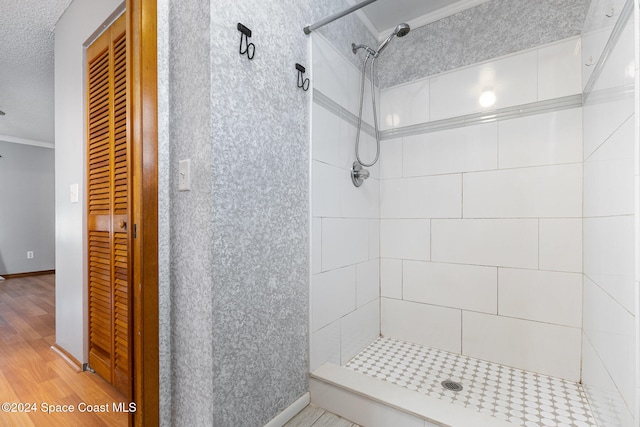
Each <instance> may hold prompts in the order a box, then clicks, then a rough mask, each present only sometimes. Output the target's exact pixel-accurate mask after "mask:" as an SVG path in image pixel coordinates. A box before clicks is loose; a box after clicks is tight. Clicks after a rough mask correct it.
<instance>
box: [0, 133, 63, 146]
mask: <svg viewBox="0 0 640 427" xmlns="http://www.w3.org/2000/svg"><path fill="white" fill-rule="evenodd" d="M0 141H4V142H11V143H13V144H22V145H33V146H35V147H42V148H51V149H54V148H55V145H54V144H53V142H47V141H37V140H35V139H27V138H18V137H16V136H9V135H0Z"/></svg>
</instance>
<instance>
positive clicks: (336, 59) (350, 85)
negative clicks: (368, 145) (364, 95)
mask: <svg viewBox="0 0 640 427" xmlns="http://www.w3.org/2000/svg"><path fill="white" fill-rule="evenodd" d="M312 43H313V55H312V57H313V65H312V77H313V88H314V89H317V90H319V91H321V92H322V93H323V94H325V95H326V96H328V97H329V98H331V99H332V100H334V101H335V102H337V103H338V104H339V105H340V106H342V107H343V108H346V109H348V110H350V111H351V112H352V113H353V112H354V111H353V110H354V109H355V108H354V102H355V99H354V98H355V97H356V96H357V95H358V94H357V92H356V91H358V90H359V89H358V88H359V87H360V84H359V75H358V72H357V70H356V68H355V67H354V65H353V64H351V63H350V62H348V61H347V60H346V59H345V58H344V57H343V56H342V55H340V54H339V53H338V52H337V51H336V50H335V49H334V48H333V46H331V45H330V44H329V43H328V42H327V41H326V40H325V39H324V38H323V37H318V36H313V37H312ZM351 92H354V94H353V95H352V94H351ZM357 113H358V112H357V111H355V113H354V114H357Z"/></svg>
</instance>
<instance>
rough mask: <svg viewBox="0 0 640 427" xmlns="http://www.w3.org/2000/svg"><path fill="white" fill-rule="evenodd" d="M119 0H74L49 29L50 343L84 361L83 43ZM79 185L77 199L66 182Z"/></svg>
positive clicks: (111, 12) (115, 6)
mask: <svg viewBox="0 0 640 427" xmlns="http://www.w3.org/2000/svg"><path fill="white" fill-rule="evenodd" d="M121 4H122V0H105V1H100V2H94V1H91V0H75V1H74V2H73V3H72V4H71V5H70V6H69V8H68V9H67V10H66V11H65V13H64V14H63V15H62V17H61V18H60V20H59V21H58V24H57V25H56V29H55V94H56V99H55V111H56V118H55V127H56V131H55V140H56V153H55V171H56V172H55V182H56V209H55V210H56V343H57V344H58V345H59V346H61V347H62V348H64V349H65V350H67V351H68V352H69V353H70V354H71V355H73V356H74V357H75V358H76V359H78V360H79V361H81V362H86V360H87V359H86V354H87V348H86V322H87V314H86V302H87V293H86V284H85V283H86V259H85V258H86V256H85V252H86V245H85V229H86V224H85V219H84V215H83V212H84V210H85V186H84V181H85V111H84V105H85V95H84V93H85V91H84V85H85V83H84V82H85V68H84V67H85V66H84V52H85V43H86V42H87V41H88V39H89V38H90V37H91V36H92V34H93V33H94V32H95V31H96V30H97V29H98V28H99V27H100V26H101V25H102V24H103V23H105V21H107V19H108V18H109V17H110V16H111V15H112V14H113V13H114V11H116V9H118V8H119V7H120V5H121ZM72 184H78V186H79V197H80V199H79V203H71V202H70V197H69V187H70V186H71V185H72Z"/></svg>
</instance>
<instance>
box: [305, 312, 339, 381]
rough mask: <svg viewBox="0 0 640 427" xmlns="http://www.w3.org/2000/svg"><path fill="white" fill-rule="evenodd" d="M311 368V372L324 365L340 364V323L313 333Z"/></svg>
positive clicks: (310, 357)
mask: <svg viewBox="0 0 640 427" xmlns="http://www.w3.org/2000/svg"><path fill="white" fill-rule="evenodd" d="M310 341H311V349H310V351H309V368H310V369H311V371H313V370H314V369H316V368H317V367H319V366H320V365H322V364H323V363H327V362H330V363H335V364H336V365H339V364H340V321H335V322H333V323H330V324H329V325H327V326H325V327H324V328H322V329H318V330H317V331H315V332H312V333H311V340H310Z"/></svg>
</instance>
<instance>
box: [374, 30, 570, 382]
mask: <svg viewBox="0 0 640 427" xmlns="http://www.w3.org/2000/svg"><path fill="white" fill-rule="evenodd" d="M579 53H580V39H579V38H575V37H574V38H571V39H567V40H565V41H560V42H556V43H552V44H550V45H546V46H542V47H540V48H537V49H532V50H527V51H524V52H520V53H517V54H513V55H509V56H506V57H502V58H497V59H495V60H493V61H489V62H486V63H482V64H478V65H475V66H471V67H466V68H463V69H459V70H455V71H452V72H448V73H445V74H440V75H436V76H432V77H430V78H426V79H421V80H418V81H415V82H412V83H409V84H405V85H401V86H396V87H392V88H389V89H385V90H383V91H382V94H381V97H382V117H381V119H382V122H383V123H384V124H385V126H387V127H388V129H389V131H390V132H393V131H394V130H395V131H399V130H400V131H402V132H404V136H402V137H397V138H392V139H387V140H385V141H383V152H382V160H381V183H380V206H381V207H380V216H381V220H380V245H381V296H382V301H381V318H382V334H383V335H385V336H390V337H394V338H400V339H404V340H407V341H412V342H417V343H421V344H424V345H428V346H432V347H437V348H441V349H444V350H447V351H450V352H454V353H461V354H465V355H469V356H472V357H477V358H480V359H485V360H490V361H494V362H498V363H503V364H506V365H509V366H514V367H518V368H522V369H527V370H530V371H535V372H540V373H544V374H548V375H553V376H557V377H562V378H567V379H570V380H574V381H578V380H579V379H580V344H581V343H580V340H581V326H582V276H581V272H582V219H581V217H582V111H581V108H579V106H580V98H579V94H580V92H581V87H582V86H581V81H580V69H581V66H580V60H581V58H580V54H579ZM485 91H493V93H494V95H495V97H496V102H495V104H494V105H493V106H491V107H487V108H484V109H483V107H481V106H480V104H479V98H480V96H481V94H482V93H483V92H485ZM571 96H574V97H573V98H566V97H571ZM560 98H562V99H564V100H566V99H569V100H571V102H573V103H574V107H577V108H569V109H565V108H560V107H558V105H559V102H558V99H560ZM532 103H537V104H535V105H536V110H537V111H536V114H531V115H526V116H521V114H520V112H519V108H520V107H519V106H522V105H527V104H532ZM512 107H513V108H512ZM493 109H507V110H503V111H502V115H500V116H499V119H498V120H497V121H495V120H488V121H487V120H482V118H481V117H480V116H479V115H478V113H481V112H483V111H487V110H493ZM443 120H447V121H446V122H444V121H443ZM438 121H440V122H438ZM436 124H438V125H439V126H440V127H439V128H436V127H435V125H436ZM412 125H413V126H417V128H416V127H414V128H410V129H406V128H405V129H402V128H404V127H406V126H412ZM430 125H431V127H429V126H430ZM421 129H422V130H421ZM388 135H392V134H388Z"/></svg>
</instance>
